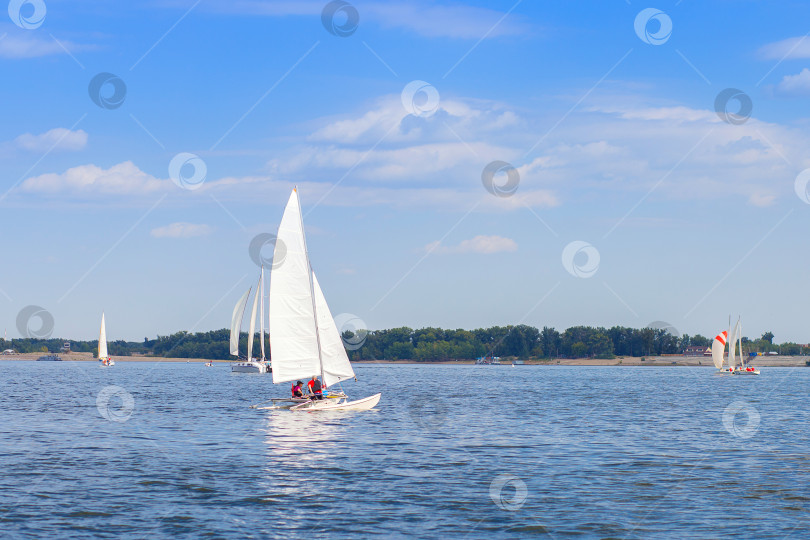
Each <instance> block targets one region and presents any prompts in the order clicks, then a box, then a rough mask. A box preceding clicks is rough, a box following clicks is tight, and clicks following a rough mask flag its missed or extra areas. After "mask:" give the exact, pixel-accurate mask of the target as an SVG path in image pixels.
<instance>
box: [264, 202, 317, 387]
mask: <svg viewBox="0 0 810 540" xmlns="http://www.w3.org/2000/svg"><path fill="white" fill-rule="evenodd" d="M281 257H283V260H281ZM314 305H315V302H314V301H313V298H312V285H311V283H310V268H309V259H308V257H307V252H306V241H305V239H304V229H303V224H302V221H301V203H300V201H299V200H298V190H295V189H294V190H293V192H292V193H291V194H290V199H289V200H288V201H287V206H286V208H285V209H284V216H283V217H282V218H281V224H280V225H279V227H278V236H277V239H276V246H275V250H274V253H273V267H272V269H271V270H270V300H269V306H270V315H269V321H268V322H269V324H268V327H269V333H270V335H271V336H272V340H273V354H272V358H271V362H272V365H273V382H274V383H282V382H288V381H294V380H296V379H302V380H303V379H306V378H309V377H311V376H313V375H320V373H321V366H320V359H319V349H318V330H317V328H316V326H315V312H314Z"/></svg>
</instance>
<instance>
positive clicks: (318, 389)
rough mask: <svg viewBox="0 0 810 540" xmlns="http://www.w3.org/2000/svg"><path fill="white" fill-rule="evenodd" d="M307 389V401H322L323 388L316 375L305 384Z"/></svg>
mask: <svg viewBox="0 0 810 540" xmlns="http://www.w3.org/2000/svg"><path fill="white" fill-rule="evenodd" d="M307 388H309V399H312V400H315V399H323V387H322V386H321V381H319V380H318V376H317V375H313V376H312V379H310V381H309V382H308V383H307Z"/></svg>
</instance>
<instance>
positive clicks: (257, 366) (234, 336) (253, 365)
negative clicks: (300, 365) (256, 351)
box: [231, 266, 269, 373]
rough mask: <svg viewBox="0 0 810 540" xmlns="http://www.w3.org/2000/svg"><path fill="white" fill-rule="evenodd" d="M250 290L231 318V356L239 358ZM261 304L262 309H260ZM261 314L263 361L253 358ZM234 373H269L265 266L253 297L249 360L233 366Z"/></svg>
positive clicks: (240, 301) (260, 338) (248, 346)
mask: <svg viewBox="0 0 810 540" xmlns="http://www.w3.org/2000/svg"><path fill="white" fill-rule="evenodd" d="M249 295H250V289H248V290H247V292H246V293H245V294H244V295H243V296H242V298H240V299H239V302H237V303H236V307H234V310H233V317H232V318H231V354H232V355H234V356H236V357H238V356H239V334H240V332H241V331H242V316H243V315H244V313H245V308H246V307H247V299H248V296H249ZM259 304H261V308H259ZM257 311H258V312H259V313H261V316H260V318H261V320H260V326H259V342H260V344H261V351H262V356H261V359H258V360H257V359H255V358H253V336H254V334H255V333H256V314H257ZM231 371H232V372H234V373H267V372H268V371H269V370H268V368H267V358H266V357H265V354H264V266H262V269H261V272H260V274H259V283H258V284H257V285H256V294H255V295H254V296H253V309H252V311H251V314H250V328H249V330H248V342H247V358H246V360H244V361H242V362H236V363H233V364H231Z"/></svg>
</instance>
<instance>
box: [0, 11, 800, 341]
mask: <svg viewBox="0 0 810 540" xmlns="http://www.w3.org/2000/svg"><path fill="white" fill-rule="evenodd" d="M20 4H22V3H21V2H20V1H19V0H17V1H15V2H12V3H11V4H10V9H9V11H10V12H11V14H10V15H9V17H8V18H6V19H4V22H2V23H0V36H3V37H2V39H0V65H2V69H3V75H4V76H3V79H4V84H3V85H2V87H0V95H2V98H3V102H4V104H5V106H4V108H3V112H4V122H3V123H2V125H0V131H2V133H0V160H2V168H0V171H1V172H0V223H2V226H3V241H2V246H3V248H4V249H3V251H4V252H5V253H6V256H4V258H3V263H2V265H0V305H3V310H2V313H3V321H2V324H3V327H4V328H7V329H8V332H9V335H10V336H14V337H17V336H18V335H19V331H18V329H17V328H16V318H17V314H18V313H19V312H20V310H22V309H23V308H24V307H25V306H28V305H37V306H42V307H43V308H44V309H45V310H47V311H48V312H50V313H51V314H52V315H53V319H54V329H53V334H54V335H55V336H69V337H74V338H85V339H92V338H93V337H94V336H95V335H96V332H97V326H98V318H99V315H100V312H101V310H105V311H106V313H107V325H108V335H109V337H110V339H119V338H120V339H142V338H143V337H147V336H148V337H150V338H152V337H154V336H155V335H157V334H161V335H165V334H168V333H171V332H174V331H178V330H182V329H187V330H197V331H199V330H209V329H215V328H222V327H225V326H226V325H227V323H228V321H229V314H230V311H231V310H232V309H233V305H234V304H235V302H236V301H237V300H238V298H239V296H240V295H241V293H242V292H243V291H244V290H246V289H247V287H248V286H250V285H251V284H252V283H253V282H254V281H255V279H256V277H257V268H256V266H255V265H254V264H253V262H252V261H251V258H250V256H249V253H248V246H249V245H250V242H251V239H252V238H254V237H255V236H256V235H258V234H261V233H274V232H275V229H276V227H277V224H278V221H279V220H280V219H281V213H282V210H283V205H284V203H285V202H286V200H287V197H288V196H289V191H290V189H291V187H292V186H293V185H295V184H297V185H299V186H300V193H301V198H302V204H303V208H304V212H305V214H306V218H305V220H306V225H307V235H308V241H309V246H310V252H311V259H312V263H313V266H314V268H315V270H316V272H318V275H319V280H320V282H321V285H322V287H323V289H324V292H325V294H326V297H327V300H328V301H329V303H330V307H331V309H332V312H333V314H335V315H337V314H349V315H350V316H351V317H352V318H356V319H360V320H361V321H364V322H365V324H366V325H367V326H368V327H369V328H372V329H375V328H387V327H392V326H400V325H408V326H412V327H422V326H442V327H451V328H475V327H480V326H489V325H494V324H510V323H511V324H514V323H520V322H522V323H526V324H532V325H536V326H543V325H550V326H555V327H557V328H558V329H563V328H566V327H568V326H572V325H577V324H588V325H605V326H612V325H614V324H620V325H626V326H634V327H642V326H645V325H647V324H648V323H650V322H652V321H661V320H663V321H667V322H669V323H670V324H672V325H673V326H674V327H676V328H677V329H679V330H680V331H681V332H685V333H688V334H695V333H701V334H704V335H707V336H713V335H714V334H716V333H717V332H718V331H719V330H721V329H722V327H723V325H724V324H725V322H726V321H727V319H728V316H729V314H733V315H741V316H742V317H743V327H744V331H745V333H746V334H747V335H752V336H758V335H759V334H761V333H762V332H764V331H766V330H771V331H773V332H774V333H775V334H776V340H777V341H786V340H793V341H799V342H807V341H810V329H808V328H807V325H806V324H805V320H806V318H805V316H804V310H803V309H802V308H803V306H805V305H807V304H808V300H810V288H808V286H807V278H806V276H807V272H806V268H807V267H808V264H810V255H809V254H808V250H807V240H806V238H807V234H806V231H807V230H808V225H810V204H807V203H806V202H805V201H806V200H810V198H808V195H807V193H808V192H807V190H806V187H807V186H806V182H805V181H804V178H805V177H803V176H801V175H800V173H801V172H802V171H804V170H805V169H807V168H809V167H810V153H809V152H808V150H807V149H808V142H810V131H809V130H808V120H809V119H810V116H808V106H807V105H808V98H810V69H808V68H810V38H807V39H804V37H805V35H806V33H807V31H808V29H807V28H806V21H807V20H808V15H810V6H808V5H807V4H806V3H801V2H780V3H779V4H778V7H776V6H774V4H773V3H769V2H764V1H762V2H757V1H747V2H730V1H709V2H694V1H690V0H683V1H680V2H676V1H662V2H658V3H655V4H647V3H639V2H637V1H635V0H633V1H620V0H616V1H598V2H597V1H593V2H577V3H573V2H543V3H540V2H529V1H524V2H517V3H516V2H439V1H429V0H414V1H404V2H392V3H385V2H360V1H357V2H352V3H351V4H348V5H345V4H340V5H337V4H335V5H333V6H332V7H333V8H334V9H333V11H334V12H335V15H334V17H333V19H332V21H333V22H334V24H335V25H336V26H334V27H333V26H330V28H332V29H334V28H338V30H339V29H340V28H342V27H344V26H346V25H348V26H349V27H351V28H348V29H347V31H346V32H345V33H347V34H349V35H346V36H339V35H335V34H334V33H331V32H330V31H329V29H327V27H326V26H325V25H324V23H323V21H322V14H323V12H324V9H325V7H326V6H327V3H326V2H321V1H318V2H309V1H279V2H276V1H255V0H243V1H224V0H200V1H199V2H194V1H185V0H177V1H171V2H141V3H136V4H135V5H130V4H125V3H115V4H111V3H109V2H97V1H91V0H83V1H82V0H78V1H76V0H74V1H72V2H66V1H55V0H47V1H45V2H36V3H30V2H29V3H26V4H22V5H21V6H20ZM648 8H654V9H653V10H652V11H643V10H645V9H648ZM352 10H354V11H352ZM354 12H356V13H357V15H358V19H359V20H358V23H357V25H356V27H354V26H353V22H354V20H353V18H352V17H353V13H354ZM11 15H15V17H14V19H12V16H11ZM639 17H640V25H639V24H634V23H635V22H636V19H637V18H639ZM645 21H646V24H645ZM662 21H663V22H664V24H663V25H662V24H661V23H662ZM668 23H671V33H667V24H668ZM26 27H27V28H26ZM637 28H640V29H641V30H640V31H639V32H637ZM335 33H340V32H338V31H335ZM103 73H109V74H112V76H114V77H115V78H114V79H113V80H111V79H110V76H104V75H102V76H101V79H96V80H97V81H107V82H106V84H101V83H99V84H98V85H97V86H100V87H101V90H100V94H98V93H97V94H96V96H95V97H96V100H95V101H97V102H99V103H102V104H104V103H105V101H104V100H110V99H114V100H115V99H118V98H122V100H121V99H118V101H116V102H115V103H112V104H111V105H108V108H105V107H102V106H99V105H98V104H97V103H96V102H94V100H93V99H91V96H90V90H89V87H90V85H91V81H92V80H94V78H95V77H97V76H98V75H99V74H103ZM415 81H416V82H415ZM418 81H422V82H418ZM121 82H123V85H125V87H126V90H125V93H119V95H118V96H117V97H116V96H113V93H114V90H115V87H114V84H119V85H120V84H121ZM122 88H123V86H122V87H120V88H119V90H122ZM728 88H733V89H737V90H739V92H736V93H734V92H732V94H736V95H737V96H738V98H739V99H737V98H734V99H731V100H730V101H729V102H728V106H727V107H723V106H721V108H720V113H723V112H724V111H725V112H727V113H728V112H730V113H735V112H737V111H738V109H739V107H740V104H741V103H743V102H745V101H750V103H751V105H752V110H751V113H750V115H749V114H743V115H742V116H741V117H740V118H739V119H738V120H736V121H726V120H727V119H728V116H727V114H726V115H725V116H724V117H723V118H721V116H723V114H720V113H718V111H717V110H716V104H715V101H716V99H717V97H718V95H720V94H721V93H722V92H723V91H724V90H725V89H728ZM413 89H418V91H414V90H413ZM403 94H404V95H403ZM99 96H100V97H99ZM740 112H744V111H740ZM732 120H733V118H732ZM183 153H186V154H193V155H195V156H197V157H198V160H199V161H197V163H204V169H205V170H204V171H203V172H204V174H205V176H204V179H203V180H202V181H201V183H200V184H199V185H198V186H194V187H196V189H185V188H184V187H183V186H182V185H181V184H182V182H176V181H173V179H172V178H171V175H170V172H169V165H170V163H171V162H172V160H173V159H174V158H175V157H176V156H178V155H179V154H183ZM183 161H185V160H184V159H180V162H183ZM493 161H503V162H506V163H508V164H510V165H511V166H512V167H514V169H515V171H516V173H517V178H519V183H518V184H517V190H516V191H515V192H514V193H504V192H499V191H498V189H496V188H499V186H500V187H503V184H504V182H505V181H506V178H507V176H506V175H505V173H503V172H501V173H499V174H497V175H496V176H495V177H494V179H493V182H494V185H495V188H493V190H492V191H495V192H496V194H493V193H491V192H488V191H487V190H486V189H485V187H484V185H483V182H482V171H483V170H484V168H485V167H486V166H487V165H488V164H489V163H491V162H493ZM181 171H182V174H184V175H190V174H192V173H193V172H194V171H196V169H194V168H193V167H192V166H191V165H187V166H186V167H185V168H183V169H181ZM200 174H202V173H200ZM175 180H176V179H175ZM797 186H798V191H797ZM186 187H188V186H186ZM573 242H578V243H577V244H572V243H573ZM566 246H573V247H571V248H569V249H568V250H566ZM566 257H567V259H566ZM345 318H346V317H344V319H345ZM32 324H33V326H34V327H36V326H37V321H33V322H32Z"/></svg>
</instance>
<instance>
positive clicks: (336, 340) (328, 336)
mask: <svg viewBox="0 0 810 540" xmlns="http://www.w3.org/2000/svg"><path fill="white" fill-rule="evenodd" d="M312 285H313V288H314V289H315V311H317V312H318V333H319V335H320V338H321V362H322V363H323V379H324V381H323V382H324V384H325V385H326V386H327V387H328V386H332V385H333V384H335V383H338V382H340V381H345V380H346V379H351V378H352V377H354V371H353V370H352V365H351V363H350V362H349V357H348V356H347V355H346V349H345V347H344V346H343V339H342V338H341V337H340V332H339V331H338V328H337V326H336V325H335V320H334V319H333V318H332V314H331V313H330V312H329V306H328V305H326V298H324V296H323V291H322V290H321V287H320V285H318V278H316V277H315V272H312Z"/></svg>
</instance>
